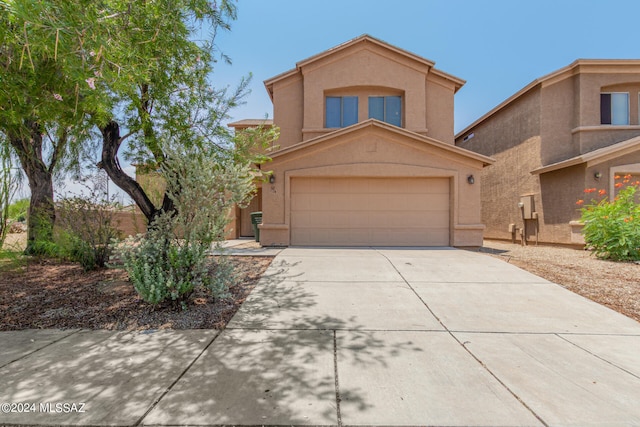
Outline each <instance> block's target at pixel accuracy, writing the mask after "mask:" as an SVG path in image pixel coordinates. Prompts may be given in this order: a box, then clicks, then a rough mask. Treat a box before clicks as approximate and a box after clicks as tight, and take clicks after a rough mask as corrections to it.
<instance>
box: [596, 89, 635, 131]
mask: <svg viewBox="0 0 640 427" xmlns="http://www.w3.org/2000/svg"><path fill="white" fill-rule="evenodd" d="M600 123H601V124H603V125H628V124H629V93H627V92H611V93H601V94H600Z"/></svg>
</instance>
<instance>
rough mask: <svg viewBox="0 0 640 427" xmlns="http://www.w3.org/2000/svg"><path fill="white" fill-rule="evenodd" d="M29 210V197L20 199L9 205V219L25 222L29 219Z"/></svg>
mask: <svg viewBox="0 0 640 427" xmlns="http://www.w3.org/2000/svg"><path fill="white" fill-rule="evenodd" d="M28 210H29V199H20V200H16V201H15V202H13V203H11V204H10V205H9V215H8V217H9V219H12V220H14V221H20V222H24V221H26V219H27V211H28Z"/></svg>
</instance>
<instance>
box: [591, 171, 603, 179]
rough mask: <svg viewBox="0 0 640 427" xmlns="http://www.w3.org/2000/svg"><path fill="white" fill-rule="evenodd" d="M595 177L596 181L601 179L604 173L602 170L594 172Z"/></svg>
mask: <svg viewBox="0 0 640 427" xmlns="http://www.w3.org/2000/svg"><path fill="white" fill-rule="evenodd" d="M593 177H594V178H595V179H596V181H598V180H600V178H602V174H601V173H600V172H596V173H594V174H593Z"/></svg>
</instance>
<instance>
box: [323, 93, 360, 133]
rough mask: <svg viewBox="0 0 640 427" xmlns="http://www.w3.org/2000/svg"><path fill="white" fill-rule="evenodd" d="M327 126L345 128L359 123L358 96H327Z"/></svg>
mask: <svg viewBox="0 0 640 427" xmlns="http://www.w3.org/2000/svg"><path fill="white" fill-rule="evenodd" d="M325 120H326V127H328V128H343V127H347V126H351V125H354V124H356V123H358V97H357V96H327V98H326V112H325Z"/></svg>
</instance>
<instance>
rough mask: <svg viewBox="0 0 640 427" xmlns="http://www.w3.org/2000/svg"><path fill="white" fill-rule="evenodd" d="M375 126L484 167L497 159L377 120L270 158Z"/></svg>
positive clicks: (314, 140)
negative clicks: (468, 159) (459, 155)
mask: <svg viewBox="0 0 640 427" xmlns="http://www.w3.org/2000/svg"><path fill="white" fill-rule="evenodd" d="M373 126H375V127H378V128H381V129H386V130H388V131H391V132H394V133H396V134H399V135H402V136H405V137H409V138H413V139H415V140H420V141H422V142H425V143H428V144H430V145H434V146H437V147H438V148H442V149H444V150H446V151H449V152H452V153H456V154H461V155H463V156H465V157H468V158H471V159H473V160H476V161H479V162H481V163H482V166H483V167H485V166H489V165H492V164H493V163H495V159H493V158H491V157H488V156H485V155H483V154H479V153H476V152H474V151H470V150H466V149H464V148H461V147H456V146H455V145H452V144H446V143H444V142H442V141H438V140H437V139H433V138H430V137H427V136H423V135H420V134H418V133H415V132H411V131H409V130H406V129H404V128H399V127H397V126H393V125H390V124H388V123H385V122H382V121H380V120H376V119H368V120H365V121H363V122H359V123H356V124H354V125H351V126H349V127H346V128H341V129H338V130H336V131H334V132H331V133H328V134H326V135H321V136H318V137H315V138H313V139H309V140H307V141H303V142H299V143H297V144H294V145H292V146H289V147H286V148H283V149H281V150H279V151H276V152H274V153H272V154H271V156H270V157H271V158H272V159H276V158H278V157H281V156H284V155H286V154H289V153H291V152H294V151H298V150H301V149H304V148H306V147H310V146H313V145H316V144H318V143H321V142H323V141H326V140H330V139H334V138H336V137H339V136H341V135H346V134H349V133H352V132H355V131H357V130H359V129H364V128H366V127H373Z"/></svg>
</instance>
